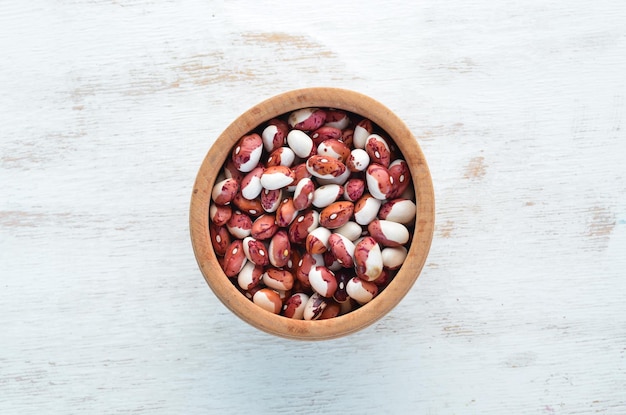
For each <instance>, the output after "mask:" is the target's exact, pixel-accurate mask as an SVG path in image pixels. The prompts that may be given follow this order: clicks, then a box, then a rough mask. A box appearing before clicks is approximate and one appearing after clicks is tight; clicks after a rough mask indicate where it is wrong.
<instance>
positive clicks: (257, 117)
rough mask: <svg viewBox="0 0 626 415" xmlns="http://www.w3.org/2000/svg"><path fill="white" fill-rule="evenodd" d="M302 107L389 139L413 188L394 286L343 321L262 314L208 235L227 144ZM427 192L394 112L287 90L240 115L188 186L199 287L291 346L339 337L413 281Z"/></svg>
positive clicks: (425, 244)
mask: <svg viewBox="0 0 626 415" xmlns="http://www.w3.org/2000/svg"><path fill="white" fill-rule="evenodd" d="M307 107H330V108H337V109H342V110H346V111H350V112H353V113H356V114H358V115H361V116H363V117H367V118H369V119H370V120H371V121H372V122H374V123H376V124H377V125H378V126H379V127H380V128H382V129H383V130H384V131H385V132H387V133H388V134H389V136H390V137H391V138H392V139H393V141H394V142H395V143H396V145H397V146H398V148H399V149H400V151H401V152H402V155H403V157H404V159H405V160H406V161H407V163H408V165H409V167H410V169H411V176H412V179H413V185H414V188H415V195H416V204H417V218H416V223H415V232H414V235H413V239H412V243H411V246H410V248H409V252H408V256H407V259H406V261H405V263H404V265H403V266H402V268H401V269H400V270H399V272H398V273H397V274H396V276H395V278H394V279H393V281H392V282H391V283H390V284H389V285H388V286H387V287H386V288H385V289H384V290H383V291H382V292H381V293H380V294H379V295H378V296H377V297H375V298H374V299H373V300H372V301H371V302H370V303H368V304H366V305H365V306H363V307H361V308H359V309H357V310H355V311H352V312H350V313H348V314H345V315H343V316H339V317H336V318H332V319H328V320H318V321H303V320H292V319H289V318H286V317H282V316H279V315H275V314H272V313H269V312H267V311H265V310H263V309H261V308H260V307H259V306H257V305H255V304H253V303H252V302H251V301H250V300H248V299H247V298H245V297H244V296H243V295H242V294H241V293H240V292H239V291H238V290H237V288H236V287H235V286H234V285H233V284H232V282H231V281H230V280H229V279H228V278H227V277H226V275H225V274H224V273H223V271H222V269H221V268H220V266H219V264H218V262H217V258H216V256H215V252H214V251H213V247H212V245H211V241H210V236H209V222H208V221H209V219H208V217H209V204H210V199H211V189H212V188H213V184H214V182H215V179H216V177H217V176H218V174H219V172H220V170H221V168H222V166H223V164H224V162H225V160H226V158H227V157H230V154H231V149H232V147H233V146H234V144H235V143H236V142H237V140H239V138H241V137H242V136H243V135H244V134H247V133H248V132H250V131H251V130H253V129H255V128H257V127H258V126H259V125H261V124H263V123H264V122H266V121H268V120H270V119H271V118H274V117H277V116H280V115H282V114H285V113H288V112H290V111H293V110H296V109H300V108H307ZM434 214H435V206H434V194H433V186H432V179H431V176H430V172H429V170H428V165H427V163H426V159H425V158H424V155H423V153H422V151H421V149H420V147H419V144H418V143H417V140H416V139H415V137H414V136H413V134H412V133H411V131H409V129H408V128H407V126H406V125H405V124H404V122H402V121H401V120H400V119H399V118H398V117H397V116H396V115H395V114H394V113H393V112H391V111H390V110H389V109H388V108H386V107H385V106H383V105H382V104H380V103H379V102H377V101H375V100H373V99H372V98H370V97H367V96H365V95H363V94H360V93H357V92H354V91H349V90H344V89H337V88H306V89H300V90H293V91H289V92H286V93H283V94H280V95H277V96H275V97H272V98H270V99H267V100H266V101H263V102H261V103H260V104H258V105H256V106H255V107H253V108H251V109H249V110H248V111H246V112H244V113H243V114H242V115H241V116H240V117H238V118H237V119H236V120H235V121H234V122H233V123H232V124H230V125H229V126H228V127H227V128H226V130H225V131H224V132H223V133H222V134H221V135H220V136H219V137H218V138H217V140H216V141H215V143H214V144H213V146H212V147H211V149H210V150H209V152H208V154H207V155H206V157H205V159H204V161H203V163H202V165H201V167H200V170H199V171H198V175H197V178H196V182H195V184H194V188H193V193H192V197H191V206H190V232H191V241H192V245H193V250H194V253H195V256H196V260H197V261H198V265H199V267H200V270H201V272H202V274H203V275H204V278H205V280H206V282H207V283H208V284H209V286H210V287H211V289H212V290H213V292H214V293H215V295H216V296H217V297H218V298H219V300H220V301H221V302H222V303H223V304H224V305H225V306H226V307H227V308H229V309H230V310H231V311H232V312H233V313H235V314H236V315H237V316H239V317H240V318H241V319H243V320H244V321H246V322H247V323H249V324H251V325H252V326H254V327H256V328H258V329H260V330H263V331H265V332H268V333H271V334H274V335H277V336H281V337H285V338H291V339H298V340H323V339H331V338H336V337H341V336H344V335H347V334H350V333H353V332H355V331H358V330H360V329H363V328H365V327H367V326H369V325H370V324H372V323H374V322H375V321H377V320H378V319H380V318H381V317H383V316H384V315H385V314H387V313H388V312H389V311H390V310H391V309H392V308H393V307H395V306H396V305H397V304H398V302H400V300H401V299H402V298H403V297H404V296H405V295H406V294H407V292H408V291H409V290H410V289H411V287H412V286H413V284H414V283H415V281H416V280H417V278H418V276H419V274H420V272H421V270H422V267H423V266H424V262H425V261H426V257H427V255H428V251H429V249H430V244H431V241H432V237H433V230H434Z"/></svg>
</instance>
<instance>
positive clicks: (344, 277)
mask: <svg viewBox="0 0 626 415" xmlns="http://www.w3.org/2000/svg"><path fill="white" fill-rule="evenodd" d="M353 277H355V274H354V268H349V269H348V268H343V269H340V270H339V271H337V272H336V273H335V278H336V279H337V289H336V290H335V294H333V299H334V300H335V301H337V302H338V303H343V302H345V301H348V300H350V297H349V296H348V292H347V291H346V284H347V283H348V281H350V279H352V278H353Z"/></svg>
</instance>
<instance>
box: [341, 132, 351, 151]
mask: <svg viewBox="0 0 626 415" xmlns="http://www.w3.org/2000/svg"><path fill="white" fill-rule="evenodd" d="M353 138H354V130H353V129H351V128H346V129H345V130H343V131H342V132H341V141H343V143H344V144H345V145H347V146H348V148H352V142H353Z"/></svg>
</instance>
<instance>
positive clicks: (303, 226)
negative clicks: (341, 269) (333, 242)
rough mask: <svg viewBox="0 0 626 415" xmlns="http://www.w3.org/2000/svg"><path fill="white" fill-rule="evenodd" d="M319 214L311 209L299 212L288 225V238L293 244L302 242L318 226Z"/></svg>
mask: <svg viewBox="0 0 626 415" xmlns="http://www.w3.org/2000/svg"><path fill="white" fill-rule="evenodd" d="M319 216H320V214H319V213H317V211H315V210H312V209H309V210H307V211H305V212H303V213H301V214H299V215H298V217H296V219H295V220H294V221H293V222H291V225H289V240H290V241H291V242H292V243H294V244H303V243H304V242H305V241H306V237H307V236H308V235H309V234H310V233H311V232H312V231H313V230H314V229H315V228H317V227H318V226H319Z"/></svg>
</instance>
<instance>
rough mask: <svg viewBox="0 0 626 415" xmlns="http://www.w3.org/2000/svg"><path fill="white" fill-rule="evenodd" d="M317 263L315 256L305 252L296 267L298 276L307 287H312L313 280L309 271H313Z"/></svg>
mask: <svg viewBox="0 0 626 415" xmlns="http://www.w3.org/2000/svg"><path fill="white" fill-rule="evenodd" d="M316 265H318V264H317V262H316V260H315V257H314V256H313V255H311V254H309V253H308V252H305V253H304V255H302V258H300V261H298V266H297V268H296V278H297V279H298V281H300V283H302V285H303V286H305V287H306V288H311V282H310V281H309V273H310V272H311V268H313V267H315V266H316Z"/></svg>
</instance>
